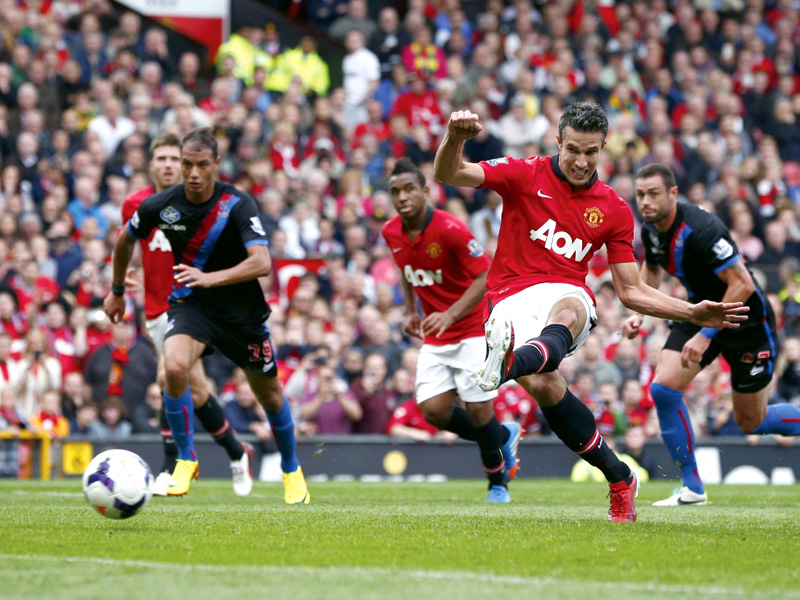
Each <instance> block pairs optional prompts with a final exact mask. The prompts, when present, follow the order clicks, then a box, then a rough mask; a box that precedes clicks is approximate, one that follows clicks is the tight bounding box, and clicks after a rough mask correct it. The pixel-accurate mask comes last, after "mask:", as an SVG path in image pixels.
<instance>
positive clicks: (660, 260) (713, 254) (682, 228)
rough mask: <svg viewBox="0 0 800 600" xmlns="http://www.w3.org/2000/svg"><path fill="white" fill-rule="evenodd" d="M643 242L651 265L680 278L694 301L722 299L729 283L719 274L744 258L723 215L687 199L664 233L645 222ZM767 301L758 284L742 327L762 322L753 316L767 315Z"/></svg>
mask: <svg viewBox="0 0 800 600" xmlns="http://www.w3.org/2000/svg"><path fill="white" fill-rule="evenodd" d="M642 243H643V244H644V252H645V262H646V263H647V265H648V266H651V267H661V268H662V269H664V270H665V271H666V272H667V273H669V274H670V275H672V276H674V277H677V278H678V279H679V280H680V282H681V283H682V284H683V287H685V288H686V291H687V293H688V294H689V300H690V301H691V302H700V301H701V300H714V301H717V302H719V301H720V300H722V297H723V296H724V295H725V292H726V290H727V289H728V284H726V283H725V282H724V281H722V279H720V278H719V274H720V273H721V272H722V271H724V270H725V269H727V268H729V267H731V266H733V265H735V264H736V263H738V262H741V261H743V260H744V259H743V258H742V255H741V253H740V252H739V249H738V248H737V247H736V242H734V241H733V238H732V237H731V234H730V232H729V231H728V228H727V227H725V224H724V223H723V222H722V221H721V220H720V219H719V217H717V216H716V215H712V214H710V213H708V212H706V211H704V210H702V209H701V208H699V207H697V206H695V205H694V204H687V203H684V202H679V203H678V212H677V214H676V216H675V221H674V222H673V223H672V226H671V227H670V228H669V229H668V230H667V231H665V232H664V233H661V232H659V231H658V230H657V229H656V228H655V226H654V225H648V224H645V225H643V226H642ZM753 281H754V282H755V279H754V280H753ZM764 302H765V300H764V292H762V291H761V289H759V287H758V283H756V291H755V292H753V294H752V295H751V296H750V298H748V299H747V302H746V304H747V306H749V307H750V315H751V318H749V319H748V320H747V321H745V322H744V323H742V325H741V327H740V328H739V330H741V329H744V328H747V327H750V326H752V325H760V324H761V321H760V320H759V319H757V318H752V317H753V316H754V315H762V314H766V309H765V306H764Z"/></svg>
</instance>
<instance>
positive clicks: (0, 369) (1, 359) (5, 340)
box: [0, 331, 20, 390]
mask: <svg viewBox="0 0 800 600" xmlns="http://www.w3.org/2000/svg"><path fill="white" fill-rule="evenodd" d="M12 342H13V340H12V338H11V336H10V335H8V334H7V333H6V332H5V331H0V390H1V389H3V388H5V387H12V388H13V387H16V385H17V382H18V381H19V377H20V367H19V363H18V362H17V361H16V360H14V359H13V358H11V343H12Z"/></svg>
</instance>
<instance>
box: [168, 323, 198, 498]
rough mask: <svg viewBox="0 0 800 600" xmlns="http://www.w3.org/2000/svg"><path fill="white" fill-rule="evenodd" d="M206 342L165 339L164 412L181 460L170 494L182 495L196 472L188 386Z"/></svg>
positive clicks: (181, 336) (180, 337)
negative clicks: (193, 368)
mask: <svg viewBox="0 0 800 600" xmlns="http://www.w3.org/2000/svg"><path fill="white" fill-rule="evenodd" d="M205 347H206V346H205V344H203V343H202V342H199V341H197V340H195V339H193V338H191V337H190V336H188V335H184V334H176V335H173V336H171V337H168V338H167V339H166V340H164V357H165V361H164V372H165V385H164V413H165V414H166V416H167V421H168V422H169V426H170V429H171V430H172V435H173V438H174V440H175V445H176V446H177V448H178V462H177V465H176V467H175V471H174V472H173V474H172V479H173V485H172V486H170V488H169V489H168V490H167V494H169V495H170V496H182V495H184V494H185V493H186V492H188V491H189V484H190V483H191V482H192V479H194V477H195V476H196V474H197V469H198V464H197V454H196V453H195V451H194V404H193V402H192V396H191V388H190V387H189V377H190V372H191V369H192V367H193V366H194V364H195V363H196V362H197V361H198V359H199V358H200V356H201V355H202V353H203V351H204V350H205Z"/></svg>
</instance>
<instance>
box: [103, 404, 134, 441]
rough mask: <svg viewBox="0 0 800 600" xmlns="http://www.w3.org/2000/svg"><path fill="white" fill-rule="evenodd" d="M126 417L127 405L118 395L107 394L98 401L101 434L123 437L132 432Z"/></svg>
mask: <svg viewBox="0 0 800 600" xmlns="http://www.w3.org/2000/svg"><path fill="white" fill-rule="evenodd" d="M127 419H128V407H127V406H126V405H125V402H123V400H122V398H120V397H119V396H108V397H106V398H105V399H104V400H103V401H102V402H101V403H100V421H99V425H100V430H101V434H100V435H101V436H103V437H109V438H125V437H128V436H130V435H131V433H133V426H132V425H131V423H130V421H128V420H127Z"/></svg>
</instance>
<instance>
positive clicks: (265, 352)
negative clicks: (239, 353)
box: [247, 340, 272, 363]
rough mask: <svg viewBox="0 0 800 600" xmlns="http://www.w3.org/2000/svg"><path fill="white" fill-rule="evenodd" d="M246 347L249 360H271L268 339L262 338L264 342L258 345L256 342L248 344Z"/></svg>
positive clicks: (267, 361)
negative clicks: (248, 351) (248, 352)
mask: <svg viewBox="0 0 800 600" xmlns="http://www.w3.org/2000/svg"><path fill="white" fill-rule="evenodd" d="M247 349H248V350H250V362H261V361H262V360H263V361H264V362H265V363H270V362H272V344H270V343H269V340H264V343H263V344H261V346H259V345H258V344H249V345H248V346H247Z"/></svg>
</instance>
